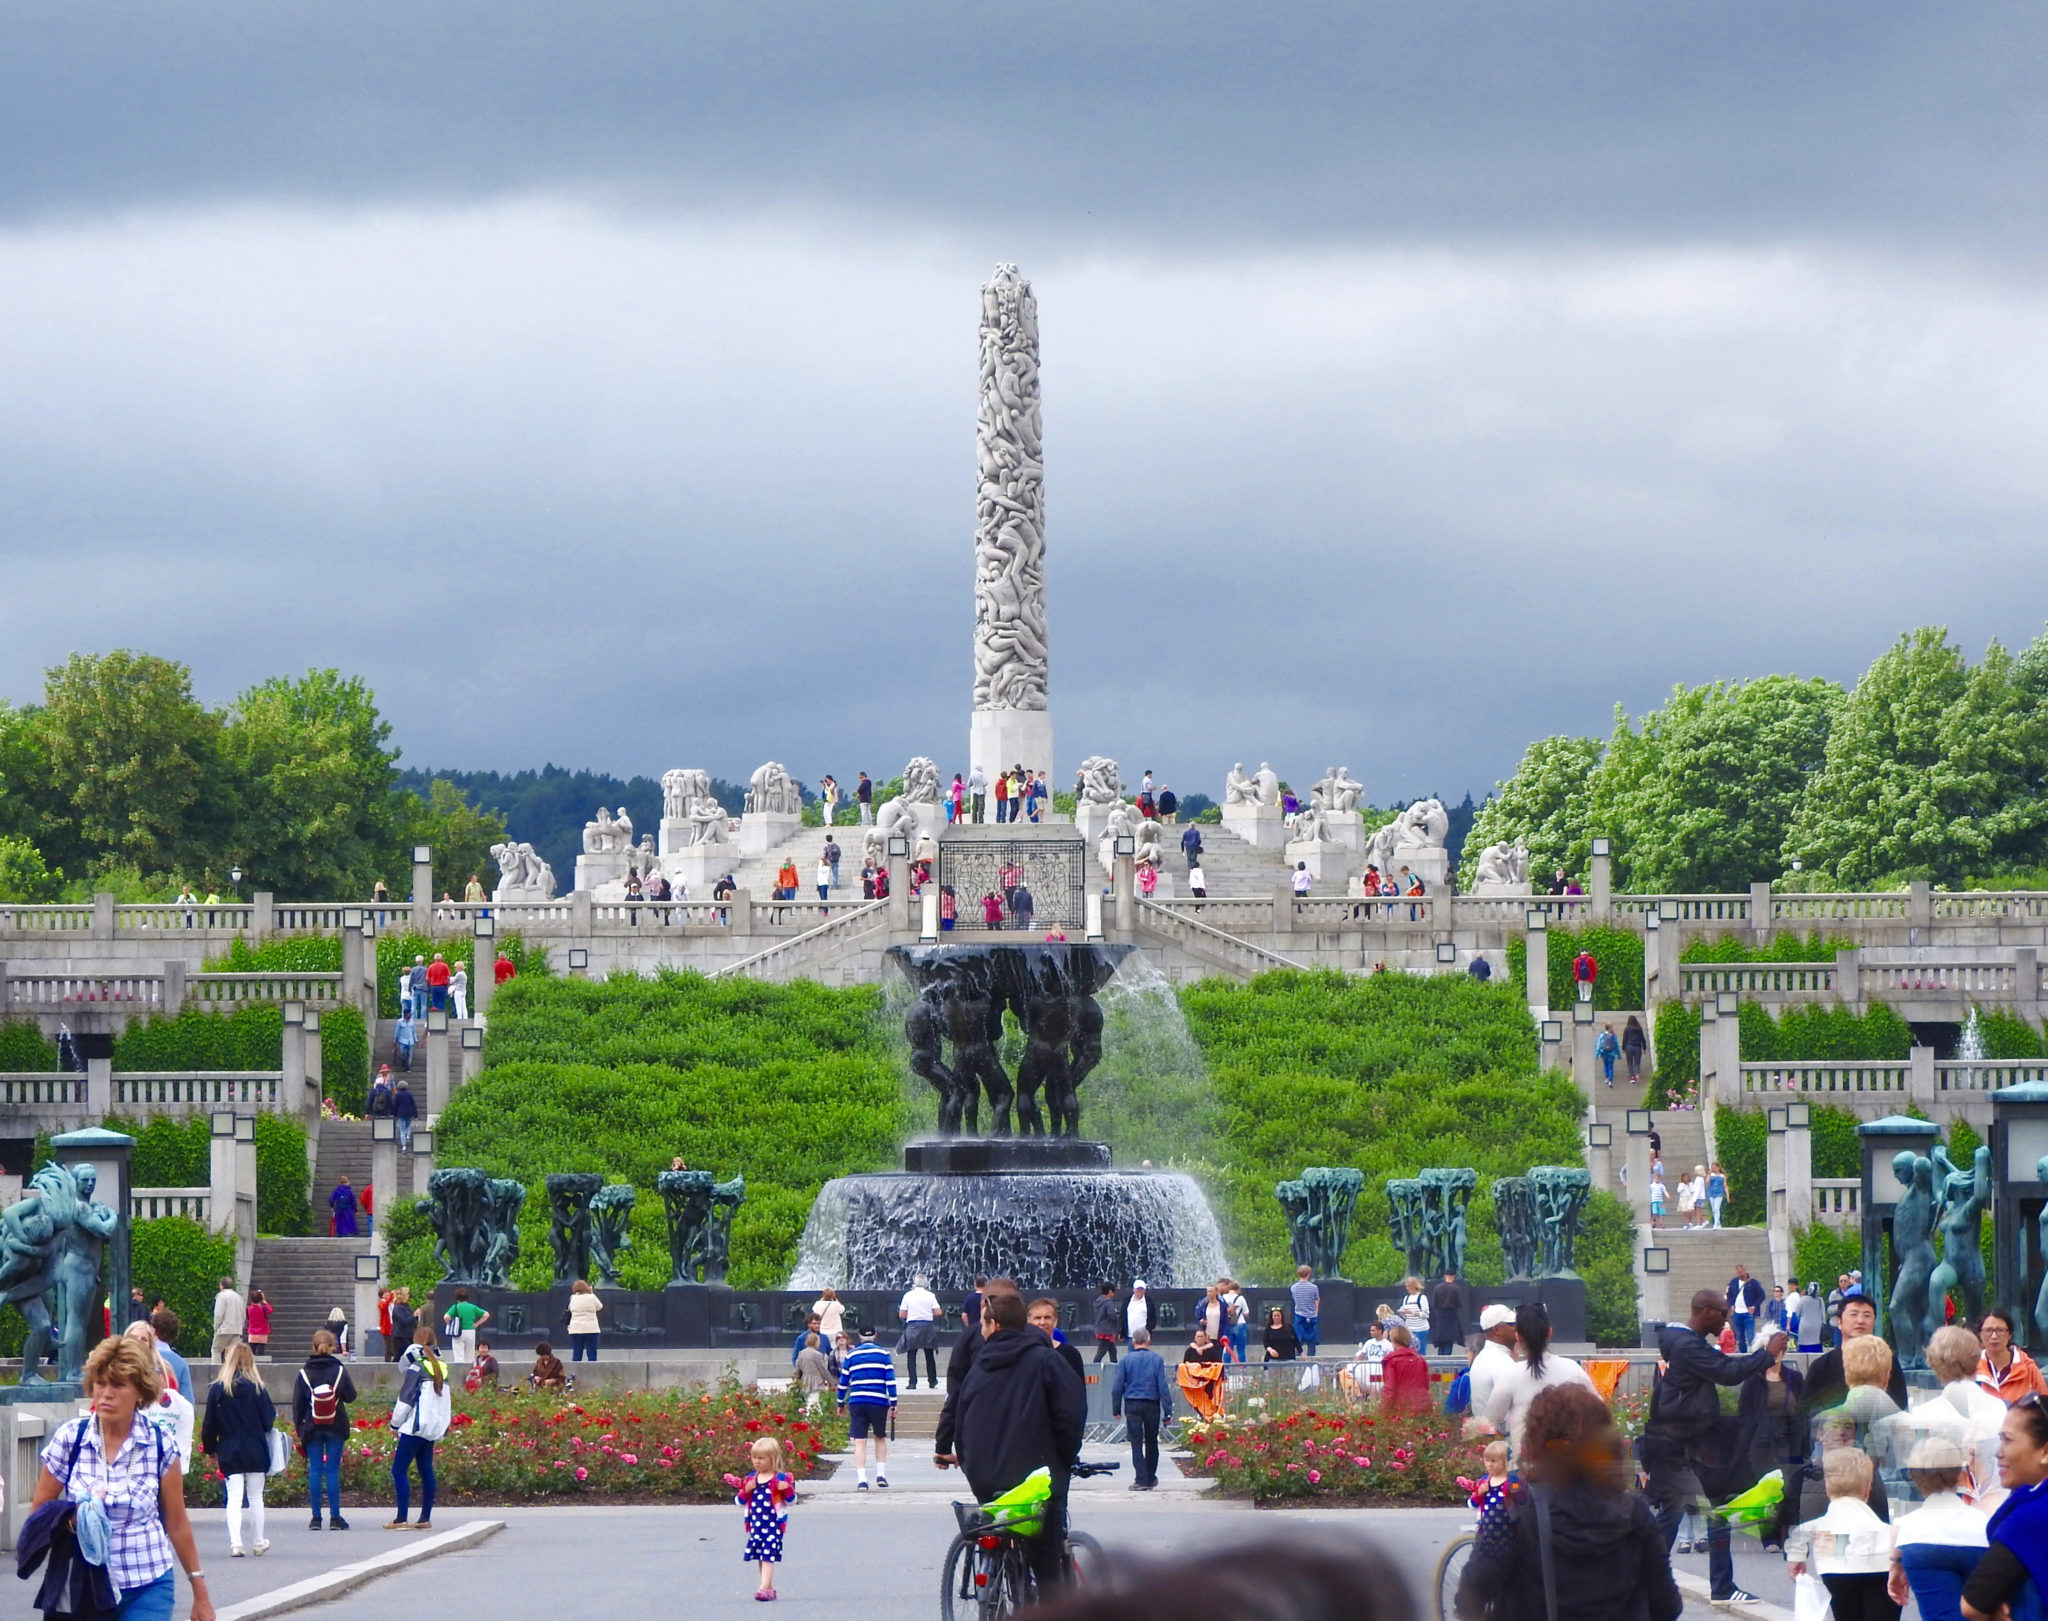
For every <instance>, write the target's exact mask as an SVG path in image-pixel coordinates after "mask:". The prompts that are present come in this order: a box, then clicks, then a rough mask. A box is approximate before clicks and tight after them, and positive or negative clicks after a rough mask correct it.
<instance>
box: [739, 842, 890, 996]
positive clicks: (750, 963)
mask: <svg viewBox="0 0 2048 1621" xmlns="http://www.w3.org/2000/svg"><path fill="white" fill-rule="evenodd" d="M842 866H843V863H842ZM888 927H889V903H888V902H887V901H864V900H860V899H858V898H856V899H854V900H853V901H851V902H850V903H848V905H847V907H846V909H845V910H844V911H837V912H834V914H833V915H832V916H831V917H829V918H827V919H826V920H825V921H824V922H823V923H820V924H819V925H818V926H817V927H816V928H814V929H807V930H805V931H804V932H803V933H802V934H799V935H797V936H796V937H795V938H793V939H789V940H779V941H777V942H776V943H775V944H774V945H772V946H769V947H768V948H767V949H766V950H765V951H757V952H755V953H754V955H753V956H751V957H743V958H741V959H740V960H739V961H738V962H734V963H727V964H726V965H725V966H724V967H722V968H716V969H713V970H712V973H711V977H712V978H713V979H759V980H770V981H778V982H779V981H782V980H789V979H794V978H796V977H797V976H799V975H801V974H805V973H812V972H815V970H817V969H818V968H819V967H821V966H823V965H824V964H826V963H833V962H841V961H844V960H845V959H846V957H847V955H848V953H849V952H852V951H855V950H857V949H858V948H859V946H860V943H861V942H862V941H863V940H866V939H867V938H868V937H869V936H870V935H881V934H883V933H884V932H885V931H886V930H887V929H888Z"/></svg>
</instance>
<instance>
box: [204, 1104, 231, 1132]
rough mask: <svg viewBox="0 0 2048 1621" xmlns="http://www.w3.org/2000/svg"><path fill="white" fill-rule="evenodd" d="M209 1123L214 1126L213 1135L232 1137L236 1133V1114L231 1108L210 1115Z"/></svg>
mask: <svg viewBox="0 0 2048 1621" xmlns="http://www.w3.org/2000/svg"><path fill="white" fill-rule="evenodd" d="M207 1123H208V1125H209V1126H211V1127H212V1130H213V1135H214V1136H216V1137H232V1136H234V1134H235V1116H234V1111H233V1110H231V1109H230V1110H222V1111H218V1112H216V1113H214V1114H213V1115H210V1116H209V1117H208V1121H207Z"/></svg>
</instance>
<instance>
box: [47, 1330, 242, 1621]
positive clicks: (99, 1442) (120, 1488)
mask: <svg viewBox="0 0 2048 1621" xmlns="http://www.w3.org/2000/svg"><path fill="white" fill-rule="evenodd" d="M85 1388H86V1389H87V1390H89V1391H91V1392H92V1396H93V1410H92V1413H91V1414H90V1415H89V1416H88V1417H85V1418H75V1419H73V1420H72V1421H71V1422H70V1423H68V1424H66V1425H64V1426H63V1427H62V1428H61V1429H59V1430H58V1431H57V1433H56V1434H55V1435H54V1436H52V1437H51V1439H50V1444H49V1445H48V1446H46V1447H44V1448H43V1471H42V1476H41V1478H40V1479H39V1480H38V1481H37V1482H36V1495H35V1500H34V1502H33V1504H32V1505H31V1507H32V1508H40V1507H42V1505H43V1504H45V1503H50V1502H54V1501H56V1499H57V1498H59V1497H69V1498H71V1499H72V1500H74V1501H77V1502H83V1501H85V1500H86V1499H87V1498H97V1499H98V1500H99V1503H100V1505H101V1506H102V1507H103V1508H104V1509H105V1510H106V1513H107V1521H108V1524H109V1527H110V1529H111V1531H112V1536H111V1538H110V1540H109V1544H108V1550H107V1574H108V1575H109V1576H111V1577H112V1578H113V1581H114V1585H115V1586H116V1587H118V1588H119V1589H120V1591H121V1603H120V1608H119V1609H118V1610H116V1611H115V1614H116V1615H117V1616H118V1617H119V1618H120V1621H170V1617H171V1612H172V1610H173V1608H174V1607H175V1606H176V1603H177V1598H178V1582H177V1577H176V1576H174V1575H173V1574H172V1572H171V1563H172V1559H173V1556H174V1555H175V1557H176V1560H177V1562H178V1563H179V1564H180V1565H182V1566H183V1567H184V1569H185V1573H186V1575H187V1576H188V1577H189V1578H190V1579H191V1582H192V1621H213V1600H212V1599H211V1598H209V1597H208V1596H207V1592H206V1572H205V1571H203V1570H202V1569H200V1567H199V1544H198V1543H197V1542H196V1541H195V1540H194V1538H193V1536H192V1522H191V1521H190V1520H189V1519H187V1518H186V1516H185V1472H184V1470H183V1469H182V1468H181V1467H180V1466H179V1463H178V1448H177V1443H176V1442H175V1441H174V1440H173V1439H172V1438H171V1436H170V1435H168V1434H167V1433H166V1432H165V1431H164V1430H163V1428H162V1427H161V1426H159V1425H158V1424H156V1423H155V1422H154V1421H153V1420H151V1419H150V1417H149V1416H148V1415H149V1413H150V1411H151V1410H152V1409H153V1408H154V1407H155V1405H156V1400H157V1397H158V1395H159V1394H160V1393H161V1391H160V1387H159V1384H158V1374H157V1365H156V1361H155V1359H154V1358H153V1357H151V1356H150V1354H149V1351H148V1349H147V1348H146V1347H144V1346H143V1345H141V1344H139V1343H138V1342H137V1341H135V1340H131V1339H125V1338H123V1339H110V1340H102V1341H100V1343H99V1345H98V1346H96V1347H95V1348H94V1350H93V1353H92V1355H91V1356H89V1357H87V1358H86V1362H85Z"/></svg>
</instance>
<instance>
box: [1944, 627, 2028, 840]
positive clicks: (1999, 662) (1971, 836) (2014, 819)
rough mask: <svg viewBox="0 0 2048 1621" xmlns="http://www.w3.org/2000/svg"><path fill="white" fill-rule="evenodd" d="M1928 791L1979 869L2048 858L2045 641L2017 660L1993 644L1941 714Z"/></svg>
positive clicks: (1996, 644)
mask: <svg viewBox="0 0 2048 1621" xmlns="http://www.w3.org/2000/svg"><path fill="white" fill-rule="evenodd" d="M1937 746H1938V748H1939V750H1940V764H1939V765H1938V766H1937V767H1936V768H1935V772H1934V782H1933V788H1934V792H1935V795H1936V797H1937V799H1938V801H1939V803H1940V805H1941V808H1942V811H1943V814H1945V815H1946V816H1947V817H1948V818H1949V821H1950V825H1951V827H1952V828H1953V829H1954V832H1955V837H1956V839H1957V841H1958V842H1959V843H1962V844H1964V845H1965V846H1966V847H1967V848H1968V850H1969V854H1970V858H1971V861H1972V865H1973V867H1974V869H1975V870H1976V871H1978V872H1995V871H1999V870H2010V869H2012V868H2015V867H2019V868H2025V867H2030V866H2033V865H2035V864H2037V863H2038V862H2040V861H2041V860H2042V858H2043V857H2044V856H2048V794H2044V792H2043V789H2044V786H2048V636H2041V637H2037V638H2036V639H2035V641H2034V644H2033V645H2032V646H2031V647H2029V648H2028V649H2027V650H2026V652H2025V653H2023V654H2022V655H2021V656H2020V657H2019V658H2018V659H2014V658H2013V657H2012V655H2011V654H2009V653H2007V652H2006V650H2005V649H2004V648H2003V647H2001V646H1999V645H1998V643H1996V642H1993V643H1992V644H1991V646H1990V647H1989V648H1987V649H1986V650H1985V653H1984V660H1983V662H1982V663H1981V664H1979V665H1978V666H1977V667H1976V668H1975V669H1974V670H1972V671H1971V672H1970V679H1969V682H1968V684H1967V685H1966V686H1965V687H1964V689H1963V693H1962V696H1961V697H1960V698H1959V699H1958V700H1957V701H1956V702H1955V703H1954V704H1953V705H1951V706H1950V708H1949V710H1948V712H1947V713H1946V714H1945V715H1944V716H1943V717H1942V723H1941V731H1940V735H1939V737H1938V739H1937Z"/></svg>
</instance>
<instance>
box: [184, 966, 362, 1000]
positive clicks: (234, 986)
mask: <svg viewBox="0 0 2048 1621" xmlns="http://www.w3.org/2000/svg"><path fill="white" fill-rule="evenodd" d="M185 1000H186V1001H187V1002H197V1003H198V1004H200V1005H201V1006H202V1007H243V1006H246V1005H247V1004H249V1003H251V1002H304V1003H305V1004H306V1005H307V1006H308V1007H319V1008H326V1007H338V1006H340V1004H341V975H340V974H321V973H295V972H290V971H275V972H266V973H256V974H188V975H186V976H185Z"/></svg>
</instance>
